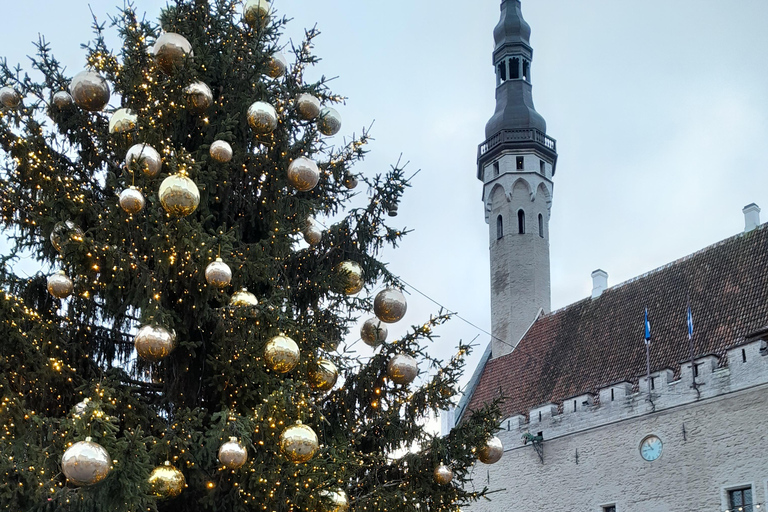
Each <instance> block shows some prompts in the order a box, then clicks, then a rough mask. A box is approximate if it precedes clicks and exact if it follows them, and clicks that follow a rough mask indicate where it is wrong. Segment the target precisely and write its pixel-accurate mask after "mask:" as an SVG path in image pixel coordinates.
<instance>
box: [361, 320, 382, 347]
mask: <svg viewBox="0 0 768 512" xmlns="http://www.w3.org/2000/svg"><path fill="white" fill-rule="evenodd" d="M387 334H389V333H388V331H387V326H386V325H383V324H382V323H381V320H379V319H378V318H375V317H374V318H369V319H368V320H366V321H365V323H364V324H363V326H362V327H361V328H360V338H362V340H363V342H364V343H365V344H366V345H368V346H369V347H378V346H379V345H381V344H382V343H384V342H385V341H387Z"/></svg>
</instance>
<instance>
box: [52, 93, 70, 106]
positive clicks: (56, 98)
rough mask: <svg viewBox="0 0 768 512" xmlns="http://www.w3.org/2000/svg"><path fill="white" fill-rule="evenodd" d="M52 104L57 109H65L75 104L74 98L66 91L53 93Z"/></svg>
mask: <svg viewBox="0 0 768 512" xmlns="http://www.w3.org/2000/svg"><path fill="white" fill-rule="evenodd" d="M52 102H53V106H54V107H56V108H57V109H59V110H66V109H68V108H70V107H72V106H73V105H74V104H75V100H73V99H72V96H71V95H70V94H69V93H68V92H67V91H58V92H57V93H56V94H54V95H53V100H52Z"/></svg>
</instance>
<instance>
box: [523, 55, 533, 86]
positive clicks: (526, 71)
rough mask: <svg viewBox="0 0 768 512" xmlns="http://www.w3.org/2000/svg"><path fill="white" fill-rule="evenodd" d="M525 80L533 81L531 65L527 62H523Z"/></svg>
mask: <svg viewBox="0 0 768 512" xmlns="http://www.w3.org/2000/svg"><path fill="white" fill-rule="evenodd" d="M523 80H525V81H526V82H530V81H531V63H530V62H528V61H527V60H523Z"/></svg>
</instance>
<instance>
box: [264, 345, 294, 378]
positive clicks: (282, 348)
mask: <svg viewBox="0 0 768 512" xmlns="http://www.w3.org/2000/svg"><path fill="white" fill-rule="evenodd" d="M264 359H265V360H266V361H267V366H269V368H270V369H271V370H272V371H274V372H277V373H288V372H290V371H291V370H293V369H294V368H296V365H297V364H299V360H300V359H301V352H300V351H299V346H298V345H297V344H296V342H295V341H293V340H292V339H291V338H289V337H288V336H275V337H274V338H272V339H271V340H269V342H268V343H267V345H266V346H265V347H264Z"/></svg>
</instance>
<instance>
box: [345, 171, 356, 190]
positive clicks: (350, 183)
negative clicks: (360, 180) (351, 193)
mask: <svg viewBox="0 0 768 512" xmlns="http://www.w3.org/2000/svg"><path fill="white" fill-rule="evenodd" d="M344 186H345V187H347V188H348V189H349V190H352V189H353V188H355V187H357V177H356V176H355V175H354V174H352V173H347V174H345V175H344Z"/></svg>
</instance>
